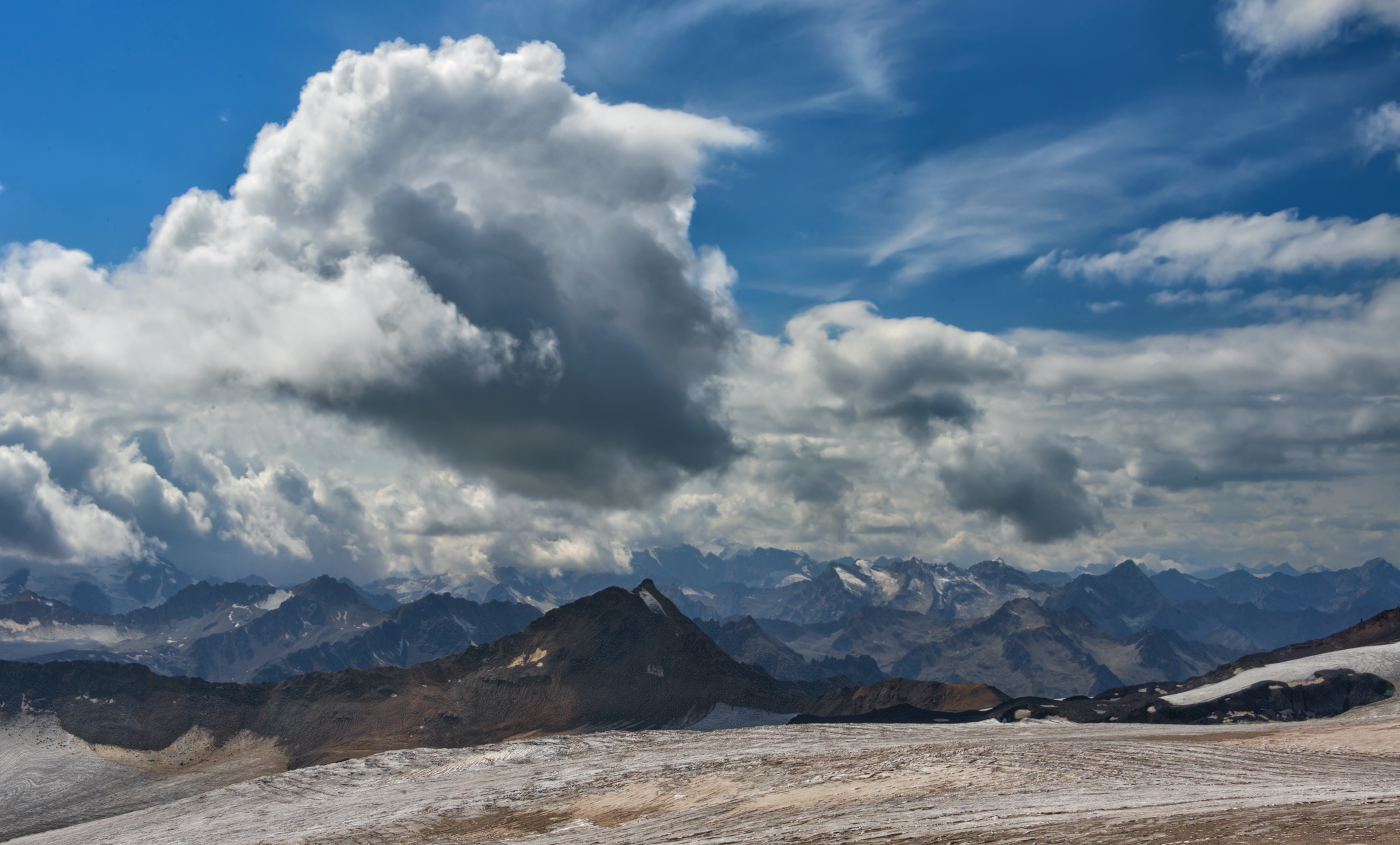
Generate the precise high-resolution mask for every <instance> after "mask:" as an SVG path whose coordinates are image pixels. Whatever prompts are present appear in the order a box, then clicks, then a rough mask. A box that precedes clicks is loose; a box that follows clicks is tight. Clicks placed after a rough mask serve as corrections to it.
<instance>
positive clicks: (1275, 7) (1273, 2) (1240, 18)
mask: <svg viewBox="0 0 1400 845" xmlns="http://www.w3.org/2000/svg"><path fill="white" fill-rule="evenodd" d="M1221 25H1222V26H1223V27H1224V28H1225V32H1226V34H1227V35H1228V36H1229V37H1230V38H1231V40H1233V41H1234V43H1235V44H1236V45H1237V46H1238V47H1239V48H1240V49H1242V50H1244V51H1246V52H1249V53H1254V54H1256V55H1258V56H1259V57H1260V58H1262V59H1264V60H1269V59H1275V58H1279V57H1282V56H1288V55H1297V54H1301V53H1307V52H1310V51H1312V50H1316V49H1318V48H1319V47H1322V46H1323V45H1325V44H1327V43H1329V42H1332V41H1335V40H1336V39H1337V38H1339V37H1341V36H1343V35H1344V34H1346V33H1347V32H1348V31H1350V30H1353V29H1364V28H1367V27H1387V28H1389V29H1392V30H1397V31H1400V6H1397V5H1396V4H1395V3H1394V2H1393V0H1227V2H1226V3H1225V6H1224V9H1223V12H1222V14H1221Z"/></svg>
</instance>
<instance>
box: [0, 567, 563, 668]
mask: <svg viewBox="0 0 1400 845" xmlns="http://www.w3.org/2000/svg"><path fill="white" fill-rule="evenodd" d="M539 615H540V611H539V610H537V609H536V608H534V607H531V606H530V605H524V604H511V603H505V602H486V603H484V604H481V603H477V602H472V601H467V600H465V599H460V598H456V597H454V596H449V595H445V594H442V595H439V594H428V595H426V596H423V597H422V598H420V599H418V600H416V601H413V602H410V603H408V604H403V605H397V606H394V607H392V608H391V609H390V610H388V611H387V612H386V611H382V610H379V609H377V608H375V607H373V606H371V605H370V604H369V603H368V602H367V601H366V600H365V598H364V597H363V596H362V595H361V592H360V591H358V590H356V589H355V588H354V587H352V586H351V585H348V584H345V583H342V582H339V581H336V580H334V579H332V578H330V577H329V576H324V575H323V576H321V577H319V578H314V579H312V580H310V581H307V582H305V583H303V584H299V585H297V586H295V587H292V588H291V589H278V588H276V587H272V586H256V585H249V584H245V583H241V582H231V583H223V584H218V585H214V584H210V583H208V582H207V581H201V582H199V583H198V584H191V585H190V586H188V587H185V588H184V589H182V590H180V591H179V592H177V593H175V594H174V595H173V596H171V597H170V599H169V600H167V601H166V602H165V603H163V604H160V605H157V606H156V607H140V608H137V609H135V610H132V611H129V612H127V613H124V614H121V615H112V614H103V613H94V612H91V611H85V610H79V609H77V608H73V607H69V606H67V605H65V604H63V603H62V602H58V601H56V600H53V599H47V598H44V597H41V596H38V595H36V594H34V593H32V592H30V591H28V590H25V591H23V592H20V593H19V594H17V595H14V596H10V597H9V598H6V599H4V600H2V601H0V657H4V658H8V659H22V660H30V661H36V662H48V661H53V660H81V659H99V660H107V661H114V662H119V663H142V664H144V665H146V666H149V667H151V668H152V669H154V670H156V671H157V672H160V673H162V674H167V675H189V676H194V677H199V678H204V679H205V680H210V681H248V680H280V679H282V678H285V677H289V676H291V675H294V674H300V673H303V672H311V671H327V670H338V669H346V668H351V667H370V666H408V665H411V664H414V663H421V662H424V661H427V660H433V659H436V658H439V657H443V656H445V655H449V654H456V653H458V652H461V651H462V650H464V649H466V648H469V647H471V646H474V645H480V644H483V643H487V642H491V641H493V640H497V639H499V638H500V637H502V636H505V635H506V634H511V633H515V632H516V631H519V630H521V629H523V628H524V627H525V626H526V625H527V624H529V623H530V621H532V620H533V619H535V618H537V617H538V616H539Z"/></svg>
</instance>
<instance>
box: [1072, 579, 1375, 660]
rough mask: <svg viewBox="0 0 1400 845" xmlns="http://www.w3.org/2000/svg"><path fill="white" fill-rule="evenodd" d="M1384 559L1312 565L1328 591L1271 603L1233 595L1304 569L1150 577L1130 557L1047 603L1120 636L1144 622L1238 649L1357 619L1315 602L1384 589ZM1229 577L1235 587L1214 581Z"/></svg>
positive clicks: (1311, 634) (1329, 628) (1076, 581)
mask: <svg viewBox="0 0 1400 845" xmlns="http://www.w3.org/2000/svg"><path fill="white" fill-rule="evenodd" d="M1379 564H1383V565H1384V566H1381V565H1379ZM1379 564H1377V563H1376V562H1375V561H1372V562H1371V563H1368V564H1366V565H1365V566H1362V567H1358V568H1357V569H1352V570H1341V571H1338V572H1329V573H1310V574H1317V575H1319V576H1323V575H1325V576H1326V578H1323V579H1322V580H1320V581H1317V583H1315V584H1314V587H1315V589H1317V590H1319V591H1321V592H1317V593H1315V594H1314V595H1313V596H1312V601H1313V603H1314V604H1312V605H1305V606H1299V607H1289V608H1284V607H1275V608H1272V609H1266V608H1264V607H1261V606H1260V605H1258V604H1254V603H1251V602H1250V601H1240V602H1236V601H1233V600H1231V599H1229V598H1227V596H1229V595H1233V596H1235V597H1237V598H1239V597H1246V596H1255V597H1256V598H1257V597H1259V596H1260V595H1262V593H1259V592H1258V590H1260V589H1263V587H1262V586H1261V585H1263V584H1265V583H1266V582H1272V581H1274V580H1276V579H1282V580H1284V581H1296V580H1298V579H1300V578H1303V577H1304V576H1289V575H1284V574H1282V573H1275V574H1273V575H1270V576H1268V577H1267V578H1259V577H1257V576H1255V575H1251V574H1250V573H1248V572H1244V571H1242V570H1237V571H1235V572H1231V573H1227V574H1225V575H1221V576H1219V578H1216V579H1212V581H1210V582H1204V581H1198V580H1196V579H1192V578H1190V576H1186V575H1181V574H1180V573H1175V571H1174V570H1172V572H1173V573H1174V574H1168V573H1158V574H1157V575H1156V576H1154V577H1153V578H1150V579H1149V578H1148V577H1147V574H1146V573H1145V572H1143V571H1142V569H1141V568H1140V567H1139V566H1138V565H1137V564H1136V563H1134V562H1133V561H1131V560H1126V561H1123V562H1122V563H1120V564H1119V565H1118V566H1116V567H1114V568H1113V569H1112V570H1111V571H1109V572H1106V573H1104V574H1103V575H1081V576H1079V577H1078V578H1075V579H1074V580H1073V581H1071V582H1070V583H1069V584H1067V585H1065V586H1064V587H1063V588H1061V589H1060V590H1058V591H1056V592H1055V593H1054V594H1053V595H1051V596H1050V597H1049V598H1047V599H1046V600H1045V607H1046V608H1048V609H1051V610H1068V609H1070V608H1074V609H1077V610H1079V611H1081V612H1082V613H1083V614H1084V615H1085V616H1087V617H1088V618H1089V620H1090V621H1092V622H1093V623H1094V624H1095V625H1097V626H1098V627H1099V628H1101V629H1103V630H1104V631H1105V632H1106V633H1108V634H1111V635H1113V636H1115V637H1127V636H1129V635H1131V634H1133V633H1135V632H1137V631H1141V630H1143V629H1144V628H1149V627H1155V628H1162V629H1166V630H1172V631H1176V632H1177V633H1178V634H1180V635H1181V636H1183V637H1184V638H1186V639H1188V640H1199V641H1201V642H1204V643H1210V644H1215V645H1220V646H1224V647H1226V648H1228V649H1231V650H1233V651H1234V653H1235V654H1239V653H1240V652H1243V651H1248V650H1250V649H1260V648H1274V647H1276V646H1279V645H1282V644H1284V643H1290V642H1297V641H1299V640H1306V639H1310V638H1314V637H1319V636H1323V635H1325V634H1327V633H1330V632H1332V631H1336V630H1338V629H1339V628H1342V627H1344V626H1346V625H1347V624H1348V622H1354V621H1356V617H1354V616H1349V615H1348V614H1347V613H1342V612H1338V611H1331V610H1324V609H1320V608H1319V607H1318V606H1316V605H1319V604H1320V605H1326V606H1329V607H1330V606H1335V605H1337V604H1339V603H1341V604H1346V601H1345V600H1343V599H1339V598H1338V597H1337V596H1338V595H1339V594H1338V593H1337V592H1336V591H1335V590H1336V589H1341V586H1339V585H1342V586H1345V585H1348V584H1350V585H1353V586H1355V585H1356V584H1369V585H1370V586H1369V587H1367V588H1361V587H1357V588H1356V590H1355V591H1354V594H1355V595H1371V596H1376V595H1380V593H1379V592H1378V591H1379V590H1381V588H1382V586H1383V585H1384V583H1386V578H1387V577H1388V576H1387V575H1386V572H1385V570H1386V569H1387V568H1390V565H1389V564H1387V563H1385V562H1384V561H1380V562H1379ZM1363 570H1364V571H1363ZM1391 571H1393V569H1391ZM1368 573H1369V574H1368ZM1222 579H1224V580H1223V582H1222V583H1224V584H1225V585H1227V586H1228V587H1230V588H1231V589H1233V590H1234V592H1231V589H1226V590H1219V589H1213V588H1211V587H1209V585H1210V584H1212V583H1213V582H1217V581H1221V580H1222ZM1324 581H1325V582H1326V583H1323V582H1324ZM1159 585H1161V586H1165V587H1166V588H1167V590H1168V591H1170V592H1171V593H1172V595H1171V596H1169V595H1166V594H1164V593H1163V592H1162V590H1161V589H1159ZM1217 586H1218V585H1217ZM1295 586H1296V585H1295ZM1245 587H1249V590H1246V589H1245ZM1334 588H1335V589H1334ZM1175 597H1185V598H1175ZM1396 603H1398V604H1400V595H1397V598H1396ZM1294 604H1298V602H1294ZM1348 606H1349V605H1348ZM1383 606H1388V605H1383ZM1372 612H1374V611H1372ZM1348 613H1349V611H1348Z"/></svg>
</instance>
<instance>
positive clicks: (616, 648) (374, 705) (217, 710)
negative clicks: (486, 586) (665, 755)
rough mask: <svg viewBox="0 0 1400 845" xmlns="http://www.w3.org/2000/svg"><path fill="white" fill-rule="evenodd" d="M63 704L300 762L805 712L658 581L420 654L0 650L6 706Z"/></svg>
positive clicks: (128, 729) (77, 720) (75, 724)
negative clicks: (369, 658) (162, 666)
mask: <svg viewBox="0 0 1400 845" xmlns="http://www.w3.org/2000/svg"><path fill="white" fill-rule="evenodd" d="M21 702H24V706H26V707H28V708H30V709H31V710H34V711H38V712H53V713H56V714H57V715H58V716H59V718H60V721H61V723H62V725H63V727H64V729H65V730H68V731H69V732H71V733H74V734H76V735H77V736H79V737H81V738H83V739H85V740H88V741H90V742H101V743H106V744H113V745H119V746H122V747H126V748H140V749H157V748H163V747H165V746H167V745H169V744H170V743H171V742H173V741H174V740H175V739H176V738H178V737H179V736H181V735H182V734H184V733H185V732H186V731H188V730H189V729H190V728H192V727H194V726H196V725H199V726H202V727H204V728H205V729H207V730H209V731H210V732H211V733H212V734H214V736H215V738H216V740H218V741H223V740H224V739H227V738H228V737H230V736H232V735H234V734H235V733H237V732H239V731H241V730H249V731H251V732H252V733H253V734H255V735H258V736H266V737H275V738H277V740H278V742H279V743H280V744H282V745H283V746H284V747H286V748H287V749H288V750H289V753H290V755H291V758H292V762H293V765H307V764H311V763H319V762H326V761H329V760H334V759H344V758H348V757H354V756H361V755H365V754H371V753H375V752H378V751H384V750H388V749H392V748H406V747H418V746H434V745H437V746H448V747H450V746H460V745H471V744H477V743H483V742H492V741H497V740H501V739H506V738H508V737H511V736H518V735H523V734H534V733H559V732H563V731H571V730H582V729H601V728H609V727H616V728H647V727H661V726H664V725H671V724H679V723H683V722H685V721H687V720H691V719H696V718H699V717H701V716H703V715H704V714H705V713H707V712H708V711H709V710H710V709H711V708H712V707H713V706H714V705H715V704H718V703H724V704H729V705H731V706H734V707H748V708H755V709H760V710H766V711H770V712H778V713H795V712H800V711H801V710H802V709H803V708H804V707H805V706H806V705H807V704H808V703H809V702H808V700H806V699H801V698H797V697H795V696H791V695H789V694H787V693H785V692H783V691H782V690H781V689H780V688H779V687H778V686H777V684H776V683H775V682H774V681H773V680H772V679H771V678H769V677H768V676H767V675H766V674H765V673H763V672H762V671H759V670H757V669H754V668H750V667H745V666H743V665H741V664H739V663H737V662H736V661H734V660H733V659H732V658H730V657H729V656H728V655H726V654H725V653H724V652H723V651H722V650H721V649H720V648H719V647H718V646H716V645H715V644H714V642H713V641H711V640H710V638H709V637H707V636H705V634H704V632H703V631H701V630H700V629H699V628H698V627H696V625H695V624H694V623H693V622H691V621H690V620H689V619H688V618H686V617H685V616H684V615H683V614H681V613H680V611H679V610H677V609H676V607H675V605H673V604H671V603H670V601H668V600H667V599H666V598H665V597H664V596H663V595H661V594H660V592H659V591H657V590H656V588H655V587H654V586H653V585H652V584H651V582H650V581H647V582H643V584H642V585H641V586H639V587H637V588H636V589H635V590H633V591H631V592H628V591H626V590H622V589H619V588H609V589H606V590H603V591H601V592H599V593H597V594H595V595H592V596H588V597H586V598H583V599H580V600H578V601H576V602H573V603H571V604H569V605H566V606H565V607H562V608H559V609H557V610H554V611H551V612H550V613H548V614H546V615H545V616H543V617H541V618H539V619H536V620H535V621H534V622H532V623H531V624H530V625H529V627H527V628H526V629H525V630H524V631H521V632H519V633H516V634H511V635H509V636H506V637H503V638H501V639H499V640H496V641H495V642H493V643H490V644H488V645H484V646H477V647H475V648H471V649H468V650H467V651H465V652H463V653H462V654H460V655H457V656H455V657H451V658H446V659H443V660H438V661H434V662H432V663H424V664H419V665H417V666H413V667H409V668H406V669H404V668H397V667H389V668H379V669H355V670H348V671H344V672H337V673H312V674H308V675H299V676H296V677H294V678H291V679H288V680H286V681H282V682H280V683H277V684H249V685H239V684H214V683H209V682H206V681H202V680H198V679H194V678H172V677H163V676H160V675H155V674H153V673H151V672H150V671H149V670H148V669H146V668H145V667H142V666H134V665H117V664H108V663H93V662H80V663H49V664H17V663H0V711H3V712H5V713H14V712H16V711H17V710H18V708H20V706H21Z"/></svg>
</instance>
